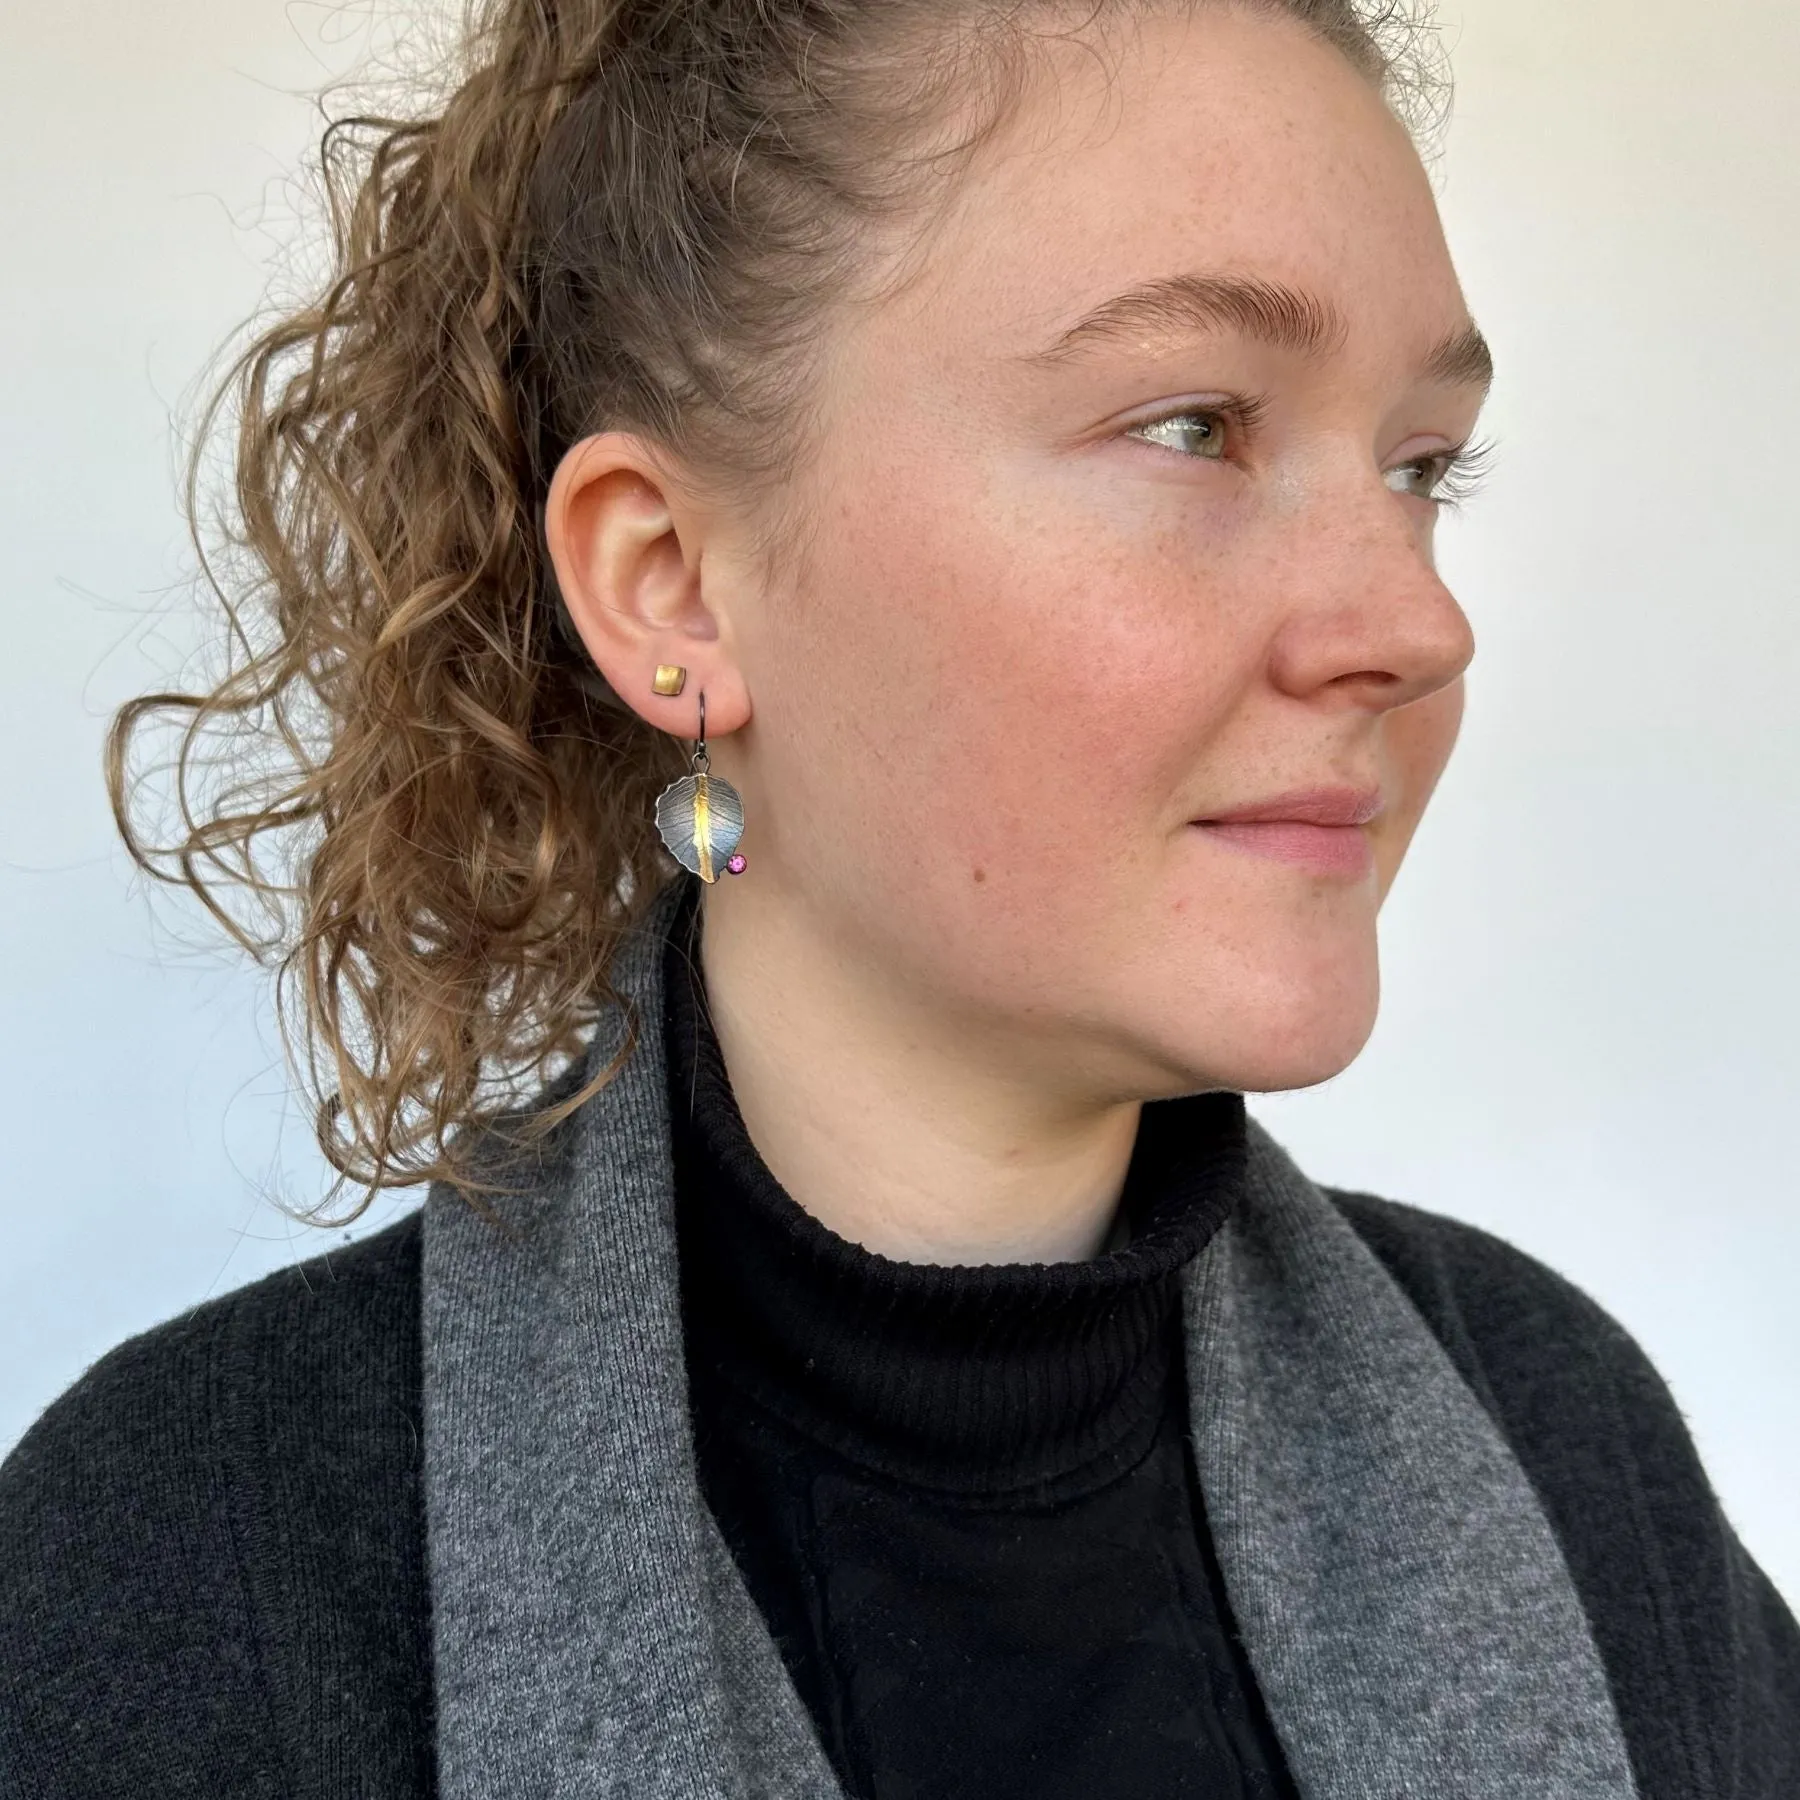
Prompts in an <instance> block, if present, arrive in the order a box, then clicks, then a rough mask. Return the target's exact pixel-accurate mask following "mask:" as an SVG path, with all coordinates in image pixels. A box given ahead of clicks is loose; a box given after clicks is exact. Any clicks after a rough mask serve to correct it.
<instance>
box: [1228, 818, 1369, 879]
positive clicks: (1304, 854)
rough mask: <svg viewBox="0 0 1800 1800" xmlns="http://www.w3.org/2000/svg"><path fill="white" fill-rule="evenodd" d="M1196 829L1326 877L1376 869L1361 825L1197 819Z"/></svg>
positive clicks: (1367, 836)
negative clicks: (1225, 821) (1296, 864)
mask: <svg viewBox="0 0 1800 1800" xmlns="http://www.w3.org/2000/svg"><path fill="white" fill-rule="evenodd" d="M1194 829H1195V830H1196V831H1200V832H1203V833H1204V834H1205V835H1206V836H1207V837H1209V838H1212V839H1215V840H1216V841H1217V842H1219V843H1222V844H1228V845H1230V846H1231V847H1232V848H1233V849H1236V850H1248V851H1249V852H1251V854H1252V855H1256V856H1266V857H1272V858H1273V859H1274V860H1275V861H1276V862H1285V863H1299V864H1301V865H1302V866H1303V867H1306V868H1309V869H1313V870H1316V871H1318V872H1319V873H1321V874H1326V875H1362V874H1366V873H1367V872H1368V870H1369V869H1370V868H1371V867H1372V866H1373V863H1374V853H1373V851H1372V850H1371V849H1370V847H1369V834H1368V833H1367V832H1366V831H1365V830H1364V829H1363V828H1362V826H1360V825H1311V824H1307V823H1305V822H1304V821H1302V820H1298V819H1264V820H1250V821H1234V822H1230V823H1220V822H1215V821H1213V820H1210V819H1196V820H1195V821H1194Z"/></svg>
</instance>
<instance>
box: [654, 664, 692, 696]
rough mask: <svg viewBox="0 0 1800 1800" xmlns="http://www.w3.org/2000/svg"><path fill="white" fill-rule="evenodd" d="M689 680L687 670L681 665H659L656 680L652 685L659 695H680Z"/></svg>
mask: <svg viewBox="0 0 1800 1800" xmlns="http://www.w3.org/2000/svg"><path fill="white" fill-rule="evenodd" d="M686 680H687V670H686V669H684V668H683V667H682V666H681V664H680V663H658V664H657V665H656V679H655V681H653V682H652V683H651V684H650V685H651V686H652V687H654V688H655V689H656V691H657V692H658V693H659V694H679V693H680V692H681V688H682V684H683V683H684V682H685V681H686Z"/></svg>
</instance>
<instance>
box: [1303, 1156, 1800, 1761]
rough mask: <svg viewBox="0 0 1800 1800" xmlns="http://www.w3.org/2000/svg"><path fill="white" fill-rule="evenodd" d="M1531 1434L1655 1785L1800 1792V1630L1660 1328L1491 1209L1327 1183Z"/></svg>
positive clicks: (1547, 1494) (1510, 1432) (1635, 1742)
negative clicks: (1636, 1325) (1712, 1454)
mask: <svg viewBox="0 0 1800 1800" xmlns="http://www.w3.org/2000/svg"><path fill="white" fill-rule="evenodd" d="M1323 1192H1324V1193H1325V1195H1326V1197H1327V1198H1328V1199H1329V1200H1330V1201H1331V1202H1332V1203H1333V1204H1334V1205H1335V1206H1336V1207H1337V1208H1338V1210H1339V1211H1340V1212H1341V1213H1342V1214H1343V1215H1344V1217H1345V1218H1346V1219H1347V1220H1348V1221H1349V1223H1350V1224H1351V1226H1352V1227H1353V1228H1354V1229H1355V1230H1356V1232H1357V1234H1358V1236H1359V1237H1360V1238H1361V1239H1362V1241H1363V1242H1364V1243H1365V1244H1366V1245H1367V1246H1368V1247H1369V1249H1370V1250H1371V1251H1373V1252H1374V1254H1375V1255H1376V1256H1377V1257H1378V1258H1379V1259H1380V1261H1381V1262H1382V1263H1383V1265H1384V1266H1385V1267H1386V1268H1387V1270H1388V1273H1389V1274H1390V1275H1391V1276H1392V1277H1393V1278H1394V1280H1395V1281H1396V1282H1397V1283H1398V1284H1399V1285H1400V1287H1401V1288H1403V1289H1404V1290H1405V1292H1406V1293H1407V1295H1408V1296H1409V1298H1410V1299H1411V1300H1412V1302H1413V1304H1414V1305H1415V1306H1417V1308H1418V1309H1419V1311H1420V1313H1421V1314H1422V1315H1423V1316H1424V1318H1425V1321H1426V1323H1427V1324H1428V1325H1429V1326H1430V1327H1431V1329H1432V1331H1433V1332H1434V1334H1435V1335H1436V1336H1437V1338H1438V1340H1439V1341H1440V1342H1441V1343H1442V1344H1443V1346H1444V1348H1445V1350H1446V1352H1447V1353H1448V1354H1449V1356H1450V1358H1451V1360H1452V1361H1453V1362H1454V1363H1455V1364H1456V1366H1457V1368H1458V1369H1459V1370H1460V1372H1461V1373H1462V1375H1463V1377H1464V1379H1465V1380H1467V1381H1468V1383H1469V1385H1470V1386H1471V1388H1473V1389H1474V1391H1475V1393H1476V1394H1477V1395H1478V1396H1479V1398H1480V1399H1481V1401H1482V1403H1483V1404H1484V1405H1485V1406H1486V1408H1487V1409H1488V1411H1489V1412H1490V1414H1491V1415H1492V1416H1493V1418H1494V1419H1495V1421H1496V1423H1497V1424H1498V1425H1499V1426H1500V1428H1501V1431H1502V1432H1503V1434H1504V1435H1505V1436H1506V1438H1507V1440H1508V1441H1509V1442H1510V1443H1511V1445H1512V1447H1513V1449H1514V1452H1515V1453H1516V1454H1517V1455H1518V1457H1519V1460H1520V1462H1521V1463H1522V1464H1523V1465H1524V1467H1525V1470H1526V1473H1527V1474H1528V1475H1529V1476H1530V1478H1531V1480H1532V1483H1533V1486H1534V1487H1535V1488H1536V1490H1537V1492H1538V1495H1539V1497H1540V1499H1541V1500H1542V1501H1543V1504H1544V1509H1545V1512H1546V1514H1547V1515H1548V1517H1549V1520H1550V1523H1551V1526H1552V1528H1553V1530H1554V1531H1555V1532H1556V1535H1557V1537H1558V1540H1559V1541H1560V1543H1561V1545H1562V1548H1563V1552H1564V1555H1565V1558H1566V1560H1567V1562H1568V1565H1569V1571H1570V1574H1571V1575H1572V1576H1573V1578H1574V1580H1575V1584H1576V1587H1577V1589H1578V1590H1579V1592H1580V1593H1581V1596H1582V1600H1583V1603H1584V1605H1585V1607H1586V1610H1587V1612H1588V1615H1589V1618H1590V1621H1591V1622H1592V1624H1593V1627H1594V1634H1595V1638H1596V1641H1597V1643H1598V1646H1599V1648H1600V1652H1601V1656H1602V1658H1603V1660H1604V1661H1605V1663H1606V1665H1607V1670H1608V1673H1609V1675H1610V1677H1611V1679H1612V1684H1613V1688H1614V1693H1615V1697H1616V1699H1617V1701H1618V1704H1619V1708H1620V1715H1621V1720H1622V1722H1623V1723H1624V1725H1625V1727H1626V1731H1627V1736H1628V1739H1629V1740H1630V1741H1631V1745H1632V1751H1633V1760H1634V1764H1635V1765H1636V1766H1637V1772H1638V1776H1639V1785H1640V1788H1641V1789H1642V1791H1643V1792H1644V1793H1645V1794H1647V1795H1651V1794H1658V1795H1660V1794H1663V1793H1668V1794H1671V1795H1673V1794H1689V1793H1719V1794H1734V1795H1738V1794H1741V1795H1745V1796H1748V1795H1757V1796H1761V1795H1764V1794H1768V1795H1774V1794H1781V1793H1791V1792H1800V1630H1797V1629H1796V1626H1795V1623H1794V1619H1793V1617H1792V1615H1791V1613H1790V1612H1789V1611H1788V1609H1787V1608H1786V1606H1785V1605H1784V1604H1783V1602H1782V1601H1781V1599H1780V1597H1779V1596H1778V1595H1777V1594H1776V1592H1775V1590H1774V1588H1773V1587H1772V1586H1771V1584H1770V1583H1769V1581H1768V1579H1767V1577H1766V1576H1765V1575H1764V1574H1763V1572H1762V1571H1761V1570H1760V1569H1759V1568H1758V1567H1757V1566H1756V1564H1755V1563H1754V1562H1753V1561H1752V1560H1751V1558H1750V1556H1749V1555H1748V1553H1747V1552H1746V1551H1745V1549H1744V1547H1743V1545H1742V1544H1741V1542H1740V1541H1739V1540H1738V1537H1737V1535H1736V1533H1735V1532H1734V1531H1733V1529H1732V1527H1731V1525H1730V1523H1729V1521H1728V1520H1727V1518H1726V1517H1725V1514H1724V1511H1723V1509H1722V1508H1721V1506H1720V1504H1719V1501H1718V1499H1717V1497H1716V1495H1715V1494H1714V1492H1713V1489H1712V1486H1711V1483H1710V1482H1709V1480H1708V1478H1707V1475H1706V1471H1705V1469H1704V1467H1703V1466H1702V1463H1701V1460H1700V1457H1699V1454H1698V1452H1697V1450H1696V1449H1695V1446H1694V1442H1693V1438H1692V1436H1691V1434H1690V1432H1689V1430H1688V1427H1687V1423H1686V1421H1685V1419H1684V1418H1683V1416H1682V1414H1681V1411H1680V1408H1679V1407H1678V1406H1677V1404H1676V1402H1675V1400H1674V1398H1673V1396H1672V1395H1671V1393H1670V1391H1669V1388H1668V1386H1667V1384H1666V1383H1665V1382H1664V1380H1663V1378H1662V1376H1661V1375H1660V1374H1659V1373H1658V1372H1657V1370H1656V1369H1655V1367H1654V1366H1653V1365H1652V1363H1651V1361H1650V1359H1649V1357H1648V1356H1647V1355H1646V1354H1645V1353H1644V1350H1643V1348H1642V1346H1641V1345H1639V1344H1638V1342H1637V1341H1636V1339H1635V1338H1633V1337H1632V1335H1631V1334H1630V1333H1629V1332H1628V1331H1627V1330H1626V1329H1625V1327H1624V1326H1623V1325H1621V1324H1620V1323H1619V1321H1618V1320H1617V1319H1615V1318H1614V1317H1613V1316H1612V1315H1611V1314H1610V1313H1608V1312H1607V1311H1606V1309H1605V1308H1604V1307H1602V1306H1601V1305H1600V1304H1599V1303H1598V1302H1597V1301H1596V1300H1595V1299H1594V1298H1593V1297H1592V1296H1591V1295H1589V1294H1587V1293H1586V1292H1584V1291H1583V1290H1582V1289H1581V1288H1580V1287H1579V1286H1577V1285H1576V1284H1575V1283H1574V1282H1572V1281H1570V1280H1569V1279H1568V1278H1567V1277H1565V1276H1563V1275H1560V1274H1558V1273H1557V1272H1556V1271H1555V1270H1554V1269H1552V1268H1550V1267H1549V1266H1548V1265H1546V1264H1545V1263H1543V1262H1542V1261H1540V1260H1539V1259H1538V1258H1536V1257H1534V1256H1531V1255H1530V1254H1528V1253H1527V1252H1526V1251H1524V1250H1521V1249H1520V1248H1518V1247H1517V1246H1516V1245H1513V1244H1510V1243H1508V1242H1506V1241H1505V1240H1504V1239H1502V1238H1500V1237H1498V1236H1496V1235H1495V1234H1494V1233H1492V1232H1489V1231H1484V1230H1482V1229H1481V1228H1479V1227H1478V1226H1474V1225H1469V1224H1465V1223H1464V1222H1462V1221H1460V1220H1457V1219H1452V1218H1449V1217H1447V1216H1445V1215H1443V1214H1440V1213H1433V1212H1428V1211H1426V1210H1425V1209H1423V1208H1421V1207H1416V1206H1410V1205H1405V1204H1403V1203H1401V1202H1399V1201H1395V1200H1388V1199H1384V1198H1382V1197H1380V1196H1378V1195H1374V1194H1364V1193H1358V1192H1354V1191H1351V1190H1346V1189H1338V1188H1325V1189H1324V1190H1323Z"/></svg>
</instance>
